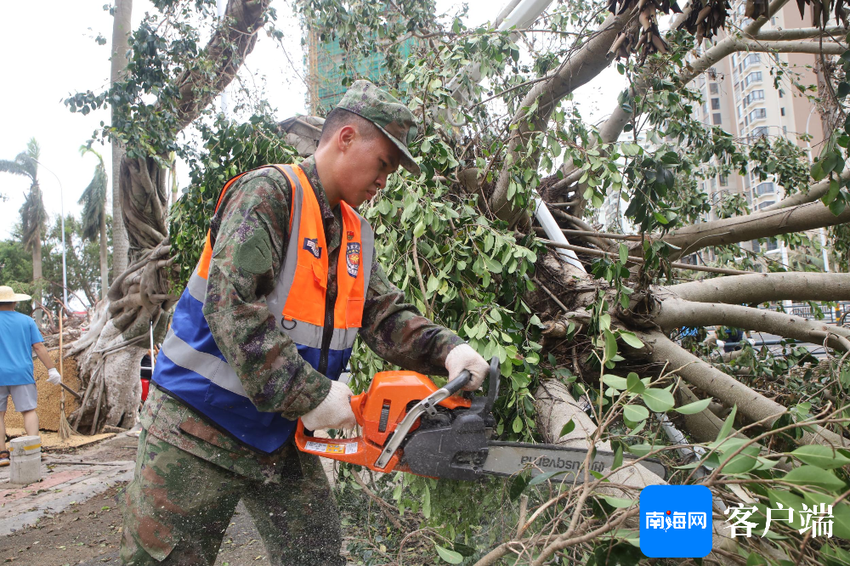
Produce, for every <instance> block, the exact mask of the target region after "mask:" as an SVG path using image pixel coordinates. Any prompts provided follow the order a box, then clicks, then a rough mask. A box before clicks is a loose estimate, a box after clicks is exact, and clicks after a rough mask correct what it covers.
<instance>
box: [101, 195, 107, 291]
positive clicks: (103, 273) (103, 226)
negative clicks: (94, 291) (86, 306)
mask: <svg viewBox="0 0 850 566" xmlns="http://www.w3.org/2000/svg"><path fill="white" fill-rule="evenodd" d="M108 290H109V250H108V249H107V246H106V201H105V200H104V201H103V215H101V217H100V299H101V300H103V299H105V298H106V292H107V291H108Z"/></svg>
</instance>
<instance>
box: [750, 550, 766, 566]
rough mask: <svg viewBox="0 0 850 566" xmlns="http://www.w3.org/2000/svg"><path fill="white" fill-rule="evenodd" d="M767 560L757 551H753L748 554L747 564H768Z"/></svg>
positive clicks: (753, 565) (756, 565) (751, 565)
mask: <svg viewBox="0 0 850 566" xmlns="http://www.w3.org/2000/svg"><path fill="white" fill-rule="evenodd" d="M766 565H767V561H766V560H765V559H764V558H762V557H761V556H760V555H758V554H756V553H755V552H751V553H750V554H749V556H747V566H766Z"/></svg>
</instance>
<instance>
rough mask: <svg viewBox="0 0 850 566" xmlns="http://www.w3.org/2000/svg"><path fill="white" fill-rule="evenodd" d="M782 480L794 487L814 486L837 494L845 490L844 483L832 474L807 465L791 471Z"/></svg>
mask: <svg viewBox="0 0 850 566" xmlns="http://www.w3.org/2000/svg"><path fill="white" fill-rule="evenodd" d="M782 479H783V481H786V482H788V483H792V484H794V485H805V486H815V487H820V488H821V489H825V490H827V491H831V492H839V491H842V490H844V488H845V484H844V482H843V481H841V480H840V479H838V478H837V477H835V474H833V473H832V472H828V471H826V470H822V469H820V468H817V467H815V466H809V465H804V466H800V467H799V468H795V469H793V470H791V471H790V472H788V473H787V474H785V477H784V478H782Z"/></svg>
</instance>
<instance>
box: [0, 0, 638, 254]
mask: <svg viewBox="0 0 850 566" xmlns="http://www.w3.org/2000/svg"><path fill="white" fill-rule="evenodd" d="M107 3H109V2H108V0H103V1H100V2H97V1H95V2H92V1H87V2H68V1H67V0H32V1H30V2H4V3H3V4H4V5H3V18H2V19H0V53H3V54H4V67H5V69H4V75H5V77H4V84H5V86H4V87H3V88H0V159H8V160H11V159H14V157H15V156H16V155H17V154H18V153H20V152H22V151H25V150H26V144H27V141H28V140H30V139H31V138H33V137H34V138H35V139H36V140H38V142H39V145H40V147H41V158H40V160H39V161H40V163H41V165H40V167H39V181H40V184H41V187H42V191H43V194H44V205H45V208H46V209H47V212H48V214H49V215H50V216H51V217H52V218H55V217H57V216H58V215H59V214H60V210H62V207H63V206H64V210H65V211H66V213H73V214H75V215H79V213H80V210H81V207H80V205H79V204H77V201H78V200H79V198H80V196H81V195H82V192H83V190H84V189H85V188H86V186H87V185H88V183H89V181H90V180H91V178H92V175H93V174H94V169H95V166H96V165H97V158H96V157H95V156H93V155H91V154H87V155H85V156H81V155H80V151H79V148H80V146H81V145H84V144H85V143H86V141H87V140H89V139H90V138H91V137H92V133H93V132H94V131H95V130H96V129H97V128H98V127H99V124H100V122H101V121H105V122H107V123H108V122H109V114H108V111H100V112H96V113H91V114H89V115H88V116H82V115H81V114H79V113H78V114H72V113H71V112H70V111H69V110H68V109H67V107H66V106H65V105H64V104H63V103H62V101H63V100H64V99H65V98H67V97H69V96H70V95H72V94H74V93H76V92H78V91H86V90H92V91H94V92H100V91H101V90H103V89H105V88H106V87H107V86H108V84H109V54H110V47H109V42H110V41H111V38H112V17H111V16H110V15H109V13H108V12H107V11H104V10H103V5H104V4H107ZM506 3H507V0H503V1H500V2H488V1H486V0H470V1H469V2H468V4H469V8H470V9H469V15H468V17H467V25H476V24H480V23H483V22H485V21H488V20H492V19H493V18H495V16H496V15H497V14H498V13H499V11H500V10H501V8H502V6H503V5H505V4H506ZM454 4H456V3H454V2H451V1H449V0H438V2H437V5H438V10H443V11H445V10H448V9H450V8H451V7H452V6H453V5H454ZM272 6H274V7H275V8H276V9H277V11H278V23H277V25H278V27H279V28H281V29H282V30H283V31H284V34H285V37H286V39H285V41H284V45H285V48H286V51H287V54H288V57H287V56H286V55H284V53H283V52H282V50H281V48H280V47H279V46H278V45H277V43H276V42H275V41H273V40H272V39H271V38H269V37H267V36H266V35H265V34H263V33H262V32H261V34H260V36H259V39H258V41H257V45H256V47H255V48H254V51H253V52H252V53H251V54H250V55H249V57H248V59H247V61H246V68H247V70H248V71H250V73H251V75H250V78H249V79H248V80H251V81H252V82H253V84H255V85H257V86H258V87H262V88H264V89H265V91H266V94H267V97H268V99H269V101H270V102H271V103H272V106H273V107H275V108H276V109H277V111H276V115H277V117H278V118H279V119H281V120H282V119H284V118H288V117H290V116H292V115H295V114H299V113H301V114H303V113H305V112H306V105H305V93H306V88H305V86H304V84H303V82H302V81H301V80H300V79H299V78H297V76H296V75H295V73H294V72H293V69H292V64H291V63H290V61H292V62H293V63H294V64H295V65H296V66H297V67H298V68H297V71H298V73H299V74H301V75H302V76H303V75H304V69H303V63H302V62H303V52H302V47H301V31H300V29H299V28H298V26H297V18H295V17H289V14H291V13H292V9H291V5H290V4H289V3H287V2H285V1H284V0H272ZM150 9H151V5H150V3H149V2H148V1H147V0H135V1H134V2H133V23H134V27H135V26H136V25H138V23H139V22H140V21H141V19H142V17H143V15H144V12H145V11H146V10H150ZM99 34H101V35H103V37H105V38H106V39H107V44H106V45H98V44H97V42H96V41H95V38H97V36H98V35H99ZM623 84H624V83H623V82H622V78H621V77H620V76H619V75H618V74H617V73H616V71H614V70H613V69H611V68H609V69H607V70H606V71H605V72H604V73H603V74H602V75H600V76H599V77H597V79H596V80H595V81H593V82H592V83H591V84H589V85H586V86H584V87H582V88H581V89H579V91H577V92H576V101H577V103H578V104H579V106H580V108H581V111H582V114H583V115H584V116H585V117H586V118H589V119H590V120H591V121H594V122H595V121H597V120H599V119H601V118H602V117H603V116H604V115H605V114H607V113H608V112H610V111H611V109H613V107H614V105H615V104H616V95H617V93H618V92H620V91H621V90H622V89H623ZM94 149H96V150H97V151H99V152H100V153H101V154H102V155H103V158H104V161H105V162H106V168H107V172H109V173H110V175H111V172H112V167H111V159H110V149H109V147H108V146H103V145H100V144H99V143H97V144H95V146H94ZM186 178H187V172H186V170H185V167H183V168H182V169H181V167H180V165H179V164H178V181H182V182H181V189H182V185H183V184H184V183H185V180H186ZM28 188H29V183H28V181H27V180H26V179H25V178H24V177H18V176H15V175H9V174H5V173H0V194H4V195H6V197H7V200H5V201H0V240H5V239H9V238H11V237H12V230H13V228H14V226H15V224H17V223H19V221H20V216H19V213H18V210H19V209H20V207H21V205H22V204H23V201H24V193H25V192H26V191H27V189H28Z"/></svg>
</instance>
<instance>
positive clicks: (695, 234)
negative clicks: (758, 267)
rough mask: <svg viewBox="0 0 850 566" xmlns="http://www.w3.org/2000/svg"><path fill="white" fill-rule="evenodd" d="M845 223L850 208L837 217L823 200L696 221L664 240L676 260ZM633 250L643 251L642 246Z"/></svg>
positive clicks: (671, 256) (847, 219) (848, 219)
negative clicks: (711, 248)
mask: <svg viewBox="0 0 850 566" xmlns="http://www.w3.org/2000/svg"><path fill="white" fill-rule="evenodd" d="M845 222H850V207H848V208H845V209H844V211H843V212H842V213H841V214H839V215H838V216H836V215H834V214H833V213H832V212H830V210H829V209H828V208H827V207H825V206H824V205H823V204H822V203H820V202H810V203H807V204H802V205H799V206H794V207H788V208H784V209H781V210H772V211H759V212H755V213H753V214H749V215H747V216H736V217H733V218H724V219H721V220H714V221H711V222H701V223H699V224H692V225H690V226H685V227H684V228H680V229H678V230H674V231H673V232H670V233H669V234H667V235H666V236H664V237H663V238H662V240H664V241H665V242H667V243H668V244H671V245H673V246H676V247H677V248H679V250H678V251H673V252H671V254H670V260H671V261H672V260H676V259H679V258H680V257H682V256H685V255H688V254H692V253H694V252H696V251H698V250H701V249H703V248H706V247H709V246H717V245H725V244H737V243H738V242H746V241H748V240H756V239H758V238H770V237H773V236H778V235H780V234H788V233H791V232H804V231H806V230H813V229H815V228H825V227H827V226H835V225H836V224H844V223H845ZM631 251H632V253H635V254H639V253H640V252H641V248H640V247H637V248H635V249H633V250H631Z"/></svg>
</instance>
